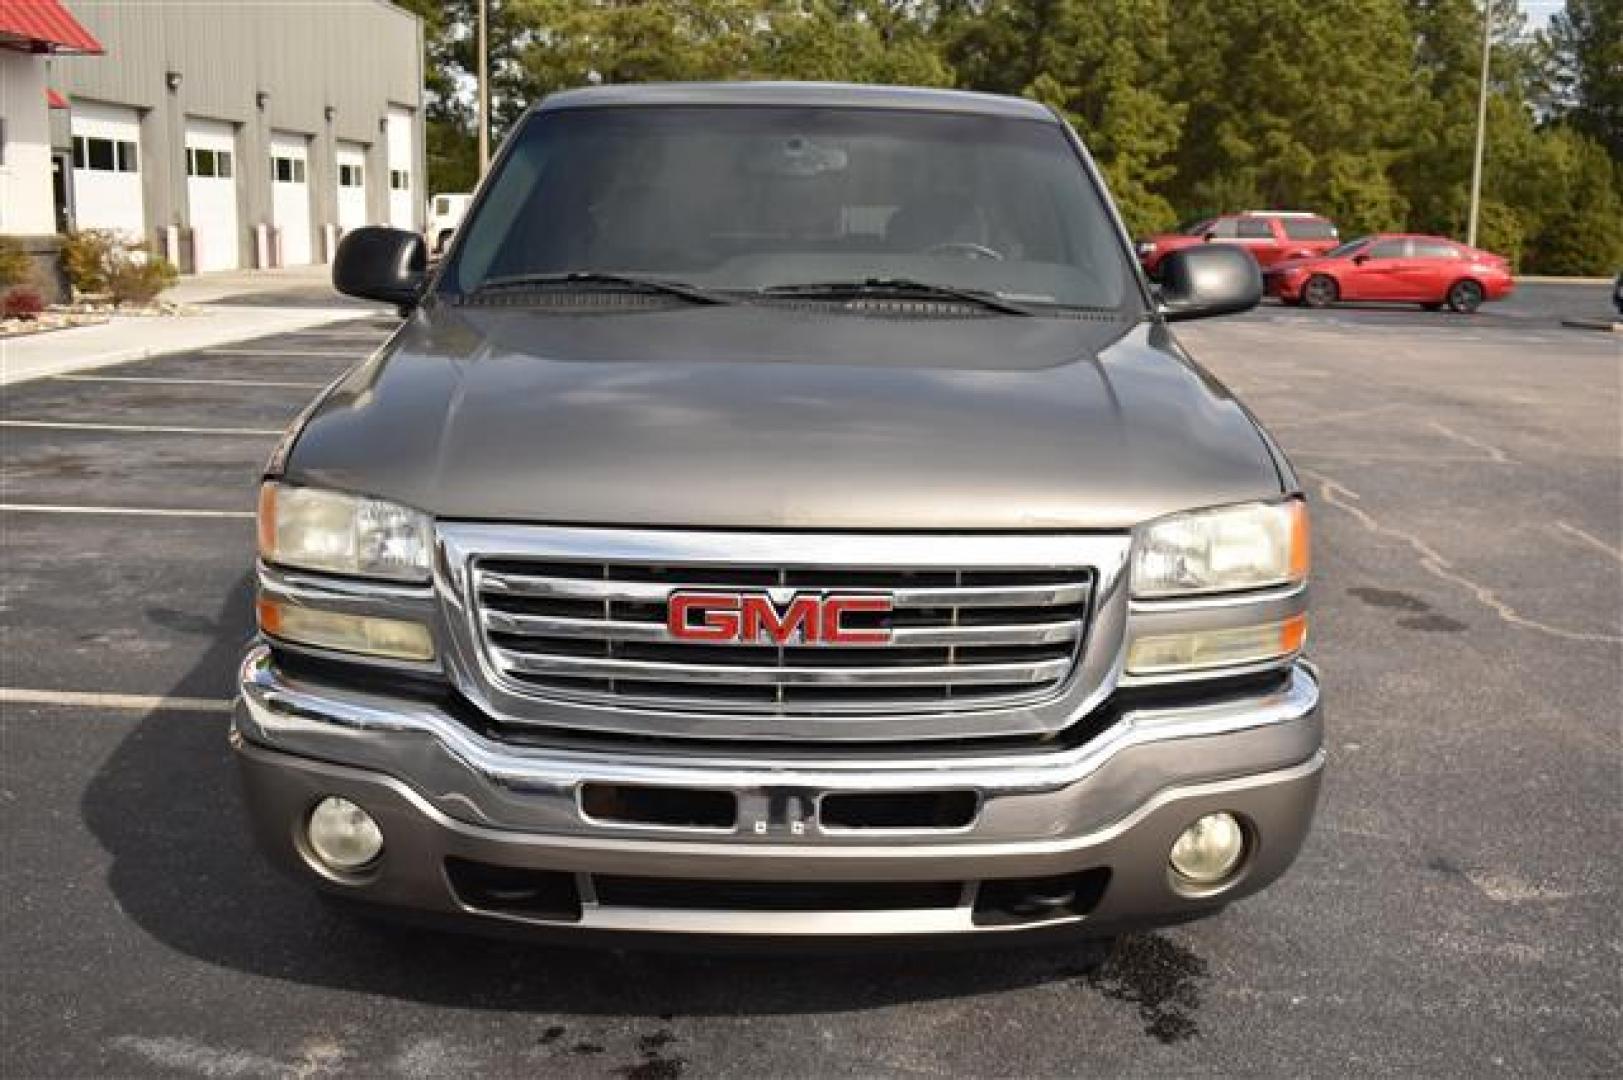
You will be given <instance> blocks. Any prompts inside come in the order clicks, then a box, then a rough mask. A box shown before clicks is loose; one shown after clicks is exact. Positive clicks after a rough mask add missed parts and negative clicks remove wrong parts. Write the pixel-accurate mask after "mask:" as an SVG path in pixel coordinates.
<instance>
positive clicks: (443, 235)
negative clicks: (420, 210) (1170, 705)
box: [423, 192, 473, 256]
mask: <svg viewBox="0 0 1623 1080" xmlns="http://www.w3.org/2000/svg"><path fill="white" fill-rule="evenodd" d="M472 201H473V196H472V195H470V194H468V193H466V192H450V193H448V194H444V195H436V196H434V197H433V198H432V199H430V200H429V201H428V228H427V229H426V230H424V233H423V238H424V239H426V240H427V241H428V252H429V254H430V255H434V256H438V255H442V254H444V253H445V248H446V245H448V244H449V243H450V242H451V237H453V236H455V235H456V227H457V226H458V225H460V224H462V215H463V214H466V213H467V212H468V204H469V203H470V202H472Z"/></svg>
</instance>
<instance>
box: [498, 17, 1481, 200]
mask: <svg viewBox="0 0 1623 1080" xmlns="http://www.w3.org/2000/svg"><path fill="white" fill-rule="evenodd" d="M485 3H486V0H479V35H478V37H479V41H478V49H479V62H478V65H477V66H478V68H479V176H480V178H481V179H482V178H483V177H484V175H485V170H486V169H488V168H490V61H489V59H488V58H489V55H490V48H489V42H488V40H487V29H486V26H485V23H486V16H485ZM1477 156H1478V158H1479V159H1480V157H1481V151H1480V150H1479V151H1478V153H1477ZM1471 221H1472V223H1473V224H1472V228H1473V230H1474V229H1475V222H1476V213H1475V211H1474V210H1473V211H1472V214H1471Z"/></svg>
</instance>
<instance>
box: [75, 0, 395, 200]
mask: <svg viewBox="0 0 1623 1080" xmlns="http://www.w3.org/2000/svg"><path fill="white" fill-rule="evenodd" d="M73 10H74V13H75V15H76V16H77V17H78V18H79V20H80V21H81V22H82V23H83V24H84V25H85V27H86V29H88V30H89V31H90V32H91V33H92V34H93V35H95V36H96V38H97V39H98V40H99V41H101V43H102V44H103V45H104V46H105V47H106V49H107V53H106V55H105V56H102V57H62V58H57V59H55V60H54V61H53V62H52V84H53V85H54V86H55V87H56V88H57V89H59V90H60V91H62V93H63V94H64V95H66V96H67V97H68V98H69V99H70V101H71V100H73V99H79V100H92V101H104V102H110V103H117V104H125V105H134V106H137V107H139V108H142V109H149V110H153V115H151V116H149V117H148V118H147V122H144V123H143V125H142V137H143V142H144V144H145V145H144V146H143V150H144V152H145V159H146V161H147V162H150V163H151V164H152V165H153V172H152V175H150V176H147V177H145V178H144V180H143V182H144V184H145V186H146V191H147V201H148V205H147V219H148V221H149V222H160V223H167V222H171V221H176V220H180V219H183V218H184V217H185V214H186V202H185V157H184V155H185V150H184V147H183V135H182V132H183V130H184V117H186V116H194V117H205V118H209V119H216V120H229V121H231V122H233V123H236V124H239V125H241V127H240V128H239V131H238V152H239V154H240V155H241V159H242V177H243V205H242V220H243V222H244V227H245V229H246V228H251V226H252V225H254V224H257V223H259V222H262V221H265V222H268V221H269V220H270V219H271V186H270V180H269V169H270V165H269V154H270V150H269V138H270V132H271V131H272V130H273V129H275V130H278V131H291V132H300V133H303V134H306V135H309V136H311V149H310V153H311V162H310V173H311V175H310V181H311V184H312V186H313V187H314V189H315V206H314V213H315V215H316V219H317V224H318V227H319V225H322V224H326V223H329V222H333V221H335V220H336V217H337V202H336V183H337V176H336V169H335V167H334V165H333V158H334V155H335V152H336V144H337V142H338V141H339V140H344V141H348V142H357V143H364V144H366V145H367V146H368V148H369V153H368V166H369V168H368V174H369V175H368V176H367V185H368V191H367V196H368V204H369V213H370V214H371V216H372V219H373V220H382V214H383V212H384V209H385V206H386V203H387V197H388V196H387V180H388V170H387V164H386V159H385V157H384V154H383V149H382V148H383V145H384V141H385V134H384V132H383V130H382V129H381V127H380V122H381V121H382V120H383V118H384V117H386V116H387V115H388V110H389V106H390V105H391V104H393V105H401V106H406V107H408V108H410V109H411V110H412V111H413V113H414V114H415V120H414V124H413V127H414V133H413V137H414V139H415V140H416V142H417V147H416V155H417V157H418V158H419V161H421V160H422V159H423V155H424V150H423V147H422V141H423V123H422V82H423V59H422V27H421V24H420V22H419V20H418V19H417V17H416V16H415V15H413V14H411V13H409V12H407V11H404V10H402V9H400V8H397V7H395V6H393V5H392V4H388V3H385V2H384V0H328V2H326V3H322V4H314V5H313V4H310V3H308V2H307V0H305V2H299V0H286V2H279V0H259V2H256V3H220V4H176V3H173V2H170V0H75V3H74V8H73ZM171 71H173V72H178V73H180V76H181V85H180V88H179V89H178V90H177V91H170V90H169V89H168V87H167V85H166V81H165V80H166V76H167V73H168V72H171ZM261 91H263V92H264V93H266V94H268V95H269V98H268V100H267V102H266V104H265V107H264V108H263V109H260V108H259V106H258V105H257V102H256V95H257V94H258V93H259V92H261ZM329 106H331V107H332V108H333V110H334V115H333V119H332V120H331V121H330V122H329V121H328V120H327V118H326V110H327V108H328V107H329ZM417 171H418V175H419V176H420V175H421V164H419V165H418V166H417ZM375 183H376V184H377V185H378V186H380V187H381V188H382V190H381V191H380V192H377V193H374V191H373V190H372V189H373V186H374V184H375ZM418 201H419V202H421V199H419V200H418ZM374 207H375V208H374ZM418 214H419V215H420V214H421V209H419V210H418Z"/></svg>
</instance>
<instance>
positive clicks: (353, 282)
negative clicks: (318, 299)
mask: <svg viewBox="0 0 1623 1080" xmlns="http://www.w3.org/2000/svg"><path fill="white" fill-rule="evenodd" d="M427 270H428V245H427V244H425V243H423V238H422V237H421V236H419V235H417V234H416V233H414V232H407V231H406V230H404V229H390V228H386V227H384V226H382V225H368V226H366V227H365V228H361V229H356V230H354V231H353V232H348V233H345V234H344V239H343V240H341V241H339V244H338V253H337V255H335V256H334V257H333V264H332V283H333V288H335V289H337V290H338V291H339V292H341V293H344V294H346V295H349V296H358V297H360V298H361V299H363V300H382V301H383V302H384V303H387V304H394V305H395V306H397V307H400V308H412V307H415V306H416V305H417V300H418V298H419V296H420V295H421V293H422V288H423V282H424V281H425V280H426V279H427Z"/></svg>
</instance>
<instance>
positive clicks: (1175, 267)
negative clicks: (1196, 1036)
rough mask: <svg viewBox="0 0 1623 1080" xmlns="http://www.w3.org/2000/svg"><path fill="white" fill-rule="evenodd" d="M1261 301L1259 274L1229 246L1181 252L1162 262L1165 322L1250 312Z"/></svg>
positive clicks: (1242, 251) (1254, 263)
mask: <svg viewBox="0 0 1623 1080" xmlns="http://www.w3.org/2000/svg"><path fill="white" fill-rule="evenodd" d="M1261 301H1262V271H1261V270H1259V269H1258V268H1257V260H1256V259H1253V258H1252V257H1251V253H1250V252H1249V251H1246V250H1245V249H1244V248H1239V247H1235V246H1233V245H1232V244H1213V245H1212V246H1210V247H1200V248H1182V249H1180V250H1178V251H1174V252H1172V253H1171V254H1169V255H1168V256H1167V257H1166V258H1165V259H1163V260H1161V314H1162V315H1163V316H1164V317H1165V318H1166V320H1167V321H1168V322H1182V321H1183V320H1185V319H1205V318H1209V317H1211V316H1213V315H1232V314H1234V313H1236V312H1240V311H1249V310H1251V309H1252V308H1254V307H1256V306H1257V304H1259V303H1260V302H1261Z"/></svg>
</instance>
